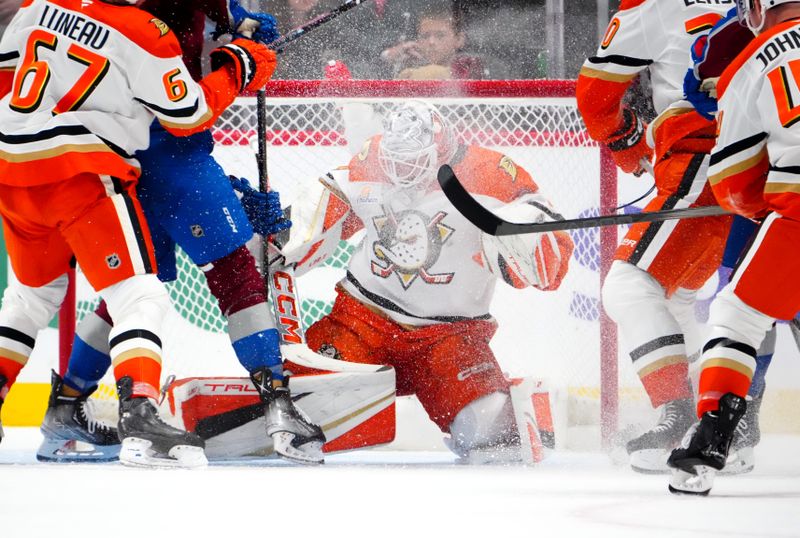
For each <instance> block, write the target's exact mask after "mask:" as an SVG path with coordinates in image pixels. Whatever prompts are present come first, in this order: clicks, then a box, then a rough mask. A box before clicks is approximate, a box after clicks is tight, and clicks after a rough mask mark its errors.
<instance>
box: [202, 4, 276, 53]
mask: <svg viewBox="0 0 800 538" xmlns="http://www.w3.org/2000/svg"><path fill="white" fill-rule="evenodd" d="M228 13H229V17H228V18H229V20H230V22H229V25H224V24H217V27H216V29H215V30H214V33H213V34H212V37H213V38H214V39H217V38H218V37H219V36H221V35H222V34H227V33H230V34H232V35H233V37H234V38H239V37H246V38H249V39H253V40H255V41H258V42H259V43H263V44H265V45H268V44H269V43H272V42H273V41H275V40H277V39H278V38H279V37H280V33H278V21H276V20H275V17H273V16H272V15H270V14H269V13H251V12H249V11H247V10H246V9H244V8H243V7H242V5H241V4H240V3H239V1H238V0H229V1H228Z"/></svg>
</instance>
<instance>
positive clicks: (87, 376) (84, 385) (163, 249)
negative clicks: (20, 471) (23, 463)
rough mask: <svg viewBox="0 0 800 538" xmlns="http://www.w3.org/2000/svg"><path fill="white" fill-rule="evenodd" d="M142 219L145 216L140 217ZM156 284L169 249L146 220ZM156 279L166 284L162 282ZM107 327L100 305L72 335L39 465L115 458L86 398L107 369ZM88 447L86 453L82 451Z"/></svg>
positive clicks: (168, 266)
mask: <svg viewBox="0 0 800 538" xmlns="http://www.w3.org/2000/svg"><path fill="white" fill-rule="evenodd" d="M145 214H146V212H145ZM148 225H149V228H150V232H151V238H152V242H153V247H154V250H155V255H156V260H157V263H158V266H159V279H161V280H174V279H175V275H174V271H175V261H174V260H175V244H174V243H173V242H172V240H171V239H170V238H169V236H168V235H167V234H166V232H164V230H163V229H162V228H161V227H160V226H158V224H157V223H153V222H152V221H150V220H149V219H148ZM162 274H163V275H164V276H166V277H167V278H162ZM112 326H113V322H112V320H111V316H110V315H109V313H108V307H107V306H106V303H105V301H103V300H101V301H100V304H99V305H98V306H97V308H96V309H95V310H94V311H93V312H91V313H89V314H88V315H86V316H85V317H84V318H83V319H82V320H81V322H80V323H79V324H78V326H77V328H76V330H75V338H74V339H73V342H72V353H71V354H70V357H69V361H68V364H67V371H66V373H65V374H64V377H63V379H62V378H61V377H60V376H58V374H56V373H55V372H54V373H53V376H52V380H51V385H52V386H51V390H50V399H49V401H48V407H47V412H46V413H45V416H44V420H43V421H42V426H41V431H42V436H43V439H42V443H41V445H40V446H39V450H38V451H37V453H36V456H37V458H38V459H39V460H42V461H56V462H74V461H110V460H114V459H116V457H117V455H118V454H119V448H120V441H119V436H118V435H117V430H116V428H115V427H113V425H110V424H105V423H104V422H103V421H102V420H99V419H98V418H97V416H96V415H97V413H96V411H95V407H94V406H93V401H92V400H91V399H89V397H90V396H91V395H92V394H93V393H94V392H95V390H97V387H98V384H99V383H100V380H101V379H102V378H103V376H104V375H105V374H106V372H107V371H108V369H109V368H111V356H110V348H109V345H108V341H109V335H110V334H111V328H112ZM86 444H89V445H91V446H90V447H88V448H87V447H85V446H84V445H86Z"/></svg>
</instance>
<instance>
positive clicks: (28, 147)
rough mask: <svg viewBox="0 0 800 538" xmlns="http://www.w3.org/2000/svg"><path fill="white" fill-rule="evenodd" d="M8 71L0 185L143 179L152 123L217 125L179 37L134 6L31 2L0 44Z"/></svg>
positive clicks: (0, 120)
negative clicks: (84, 176) (93, 176)
mask: <svg viewBox="0 0 800 538" xmlns="http://www.w3.org/2000/svg"><path fill="white" fill-rule="evenodd" d="M11 69H15V74H14V78H13V83H12V86H11V91H10V93H8V94H7V95H5V96H4V97H3V98H2V99H1V100H0V181H2V182H3V183H8V184H15V185H37V184H43V183H48V182H52V181H57V180H59V179H63V178H66V177H71V176H73V175H75V174H76V173H79V172H94V173H98V174H108V175H111V176H116V177H136V176H138V173H139V170H138V163H137V161H136V160H135V159H133V157H132V155H133V153H134V152H135V151H137V150H139V149H143V148H146V147H147V146H148V143H149V127H150V124H151V122H152V120H153V117H154V116H155V117H157V118H158V119H159V120H160V121H161V123H162V124H163V125H164V126H165V127H166V128H168V129H169V130H171V131H173V132H176V133H178V134H189V133H191V132H194V131H196V130H201V129H203V128H206V127H208V126H210V125H211V123H212V122H213V120H214V112H213V111H212V108H213V103H209V102H208V99H209V98H208V97H207V95H206V94H205V93H204V90H203V87H202V86H201V85H199V84H198V83H196V82H194V81H193V80H192V78H191V77H190V76H189V72H188V70H187V69H186V67H185V65H184V64H183V61H182V60H181V50H180V47H179V45H178V41H177V39H176V38H175V35H174V34H173V33H172V32H171V31H170V29H169V28H168V27H167V26H166V24H164V23H163V22H162V21H160V20H159V19H156V18H154V17H153V16H152V15H149V14H148V13H146V12H144V11H142V10H139V9H137V8H135V7H133V6H120V5H112V4H107V3H104V2H102V1H99V0H25V2H24V3H23V4H22V7H21V9H20V11H19V12H18V13H17V15H16V16H15V17H14V19H13V20H12V22H11V23H10V25H9V27H8V29H7V30H6V32H5V34H4V35H3V37H2V40H1V41H0V70H5V71H6V74H8V71H9V70H11ZM210 99H211V100H212V101H213V100H215V99H216V97H211V98H210ZM210 104H211V105H212V106H210Z"/></svg>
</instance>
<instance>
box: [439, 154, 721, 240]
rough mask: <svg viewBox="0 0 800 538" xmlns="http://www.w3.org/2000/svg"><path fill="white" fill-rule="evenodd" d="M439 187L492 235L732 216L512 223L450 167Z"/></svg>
mask: <svg viewBox="0 0 800 538" xmlns="http://www.w3.org/2000/svg"><path fill="white" fill-rule="evenodd" d="M438 180H439V185H440V186H441V187H442V191H444V194H445V196H447V199H448V200H450V203H451V204H453V206H455V208H456V209H457V210H458V212H459V213H461V214H462V215H464V217H466V219H467V220H468V221H470V222H471V223H472V224H474V225H475V226H476V227H477V228H478V229H479V230H481V231H482V232H484V233H487V234H489V235H498V236H499V235H519V234H531V233H541V232H555V231H559V230H577V229H580V228H596V227H598V226H617V225H620V224H633V223H636V222H660V221H664V220H672V219H693V218H699V217H717V216H721V215H731V214H732V213H730V212H729V211H727V210H725V209H723V208H721V207H719V206H707V207H689V208H685V209H684V208H682V209H665V210H662V211H651V212H647V213H636V214H633V215H601V216H599V217H586V218H580V219H568V220H557V221H549V222H509V221H507V220H504V219H501V218H500V217H498V216H497V215H495V214H494V213H492V212H491V211H489V210H488V209H486V208H485V207H484V206H483V205H481V203H480V202H478V201H477V200H476V199H475V198H473V197H472V195H471V194H470V193H468V192H467V190H466V189H465V188H464V186H463V185H462V184H461V183H460V182H459V181H458V177H456V174H455V172H453V169H452V168H451V167H450V166H449V165H444V166H442V167H441V168H439V174H438Z"/></svg>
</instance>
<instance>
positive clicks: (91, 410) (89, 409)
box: [78, 400, 111, 433]
mask: <svg viewBox="0 0 800 538" xmlns="http://www.w3.org/2000/svg"><path fill="white" fill-rule="evenodd" d="M78 413H79V414H80V418H81V419H83V421H84V423H85V424H86V429H87V430H89V433H95V432H97V431H100V432H104V433H107V432H110V431H111V428H109V427H108V426H106V425H105V424H103V423H102V422H100V421H99V420H98V419H97V418H96V417H97V409H96V407H95V403H94V401H93V400H84V401H83V402H81V405H79V406H78Z"/></svg>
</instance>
